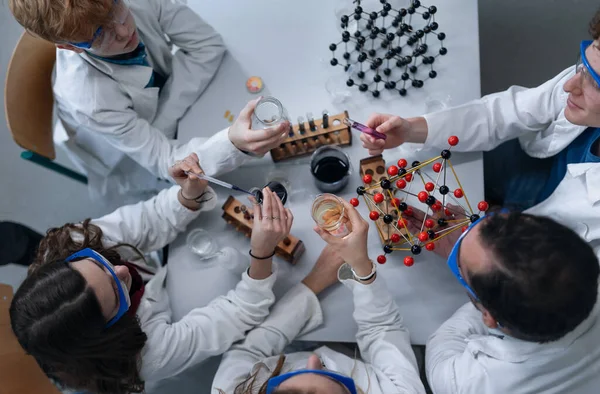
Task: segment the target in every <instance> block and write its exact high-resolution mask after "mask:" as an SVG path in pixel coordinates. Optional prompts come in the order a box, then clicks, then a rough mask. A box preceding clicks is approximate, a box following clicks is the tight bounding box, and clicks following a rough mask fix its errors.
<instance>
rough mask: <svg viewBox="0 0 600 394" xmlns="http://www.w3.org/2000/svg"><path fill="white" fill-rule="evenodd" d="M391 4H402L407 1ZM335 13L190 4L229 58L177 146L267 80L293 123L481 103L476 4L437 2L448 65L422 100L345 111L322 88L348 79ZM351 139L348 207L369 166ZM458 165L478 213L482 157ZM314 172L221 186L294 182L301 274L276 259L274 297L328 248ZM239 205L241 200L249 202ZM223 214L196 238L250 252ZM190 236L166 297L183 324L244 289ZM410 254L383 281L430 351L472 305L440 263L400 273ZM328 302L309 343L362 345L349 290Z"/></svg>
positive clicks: (427, 257)
mask: <svg viewBox="0 0 600 394" xmlns="http://www.w3.org/2000/svg"><path fill="white" fill-rule="evenodd" d="M348 3H350V1H348ZM377 3H378V2H377ZM392 3H399V4H404V5H406V4H408V0H406V1H396V2H392ZM339 4H340V2H337V1H319V0H305V1H301V2H300V1H295V2H291V1H275V0H254V1H252V2H248V1H244V0H226V1H225V0H224V1H219V2H207V1H206V2H199V1H197V0H190V1H189V5H190V7H191V8H192V9H194V10H195V11H196V12H198V13H199V14H200V15H201V16H202V17H203V18H204V19H205V20H206V21H207V22H208V23H210V24H212V25H213V26H214V27H215V28H216V29H217V31H219V32H220V33H221V35H222V36H223V38H224V40H225V42H226V44H227V46H228V48H229V54H228V55H227V57H226V59H225V60H224V63H223V65H222V67H221V69H220V70H219V72H218V74H217V76H216V77H215V79H214V80H213V82H212V83H211V85H210V86H209V87H208V88H207V90H206V92H205V93H204V94H203V96H202V97H201V98H200V100H199V101H198V102H197V103H196V104H195V105H194V106H193V107H192V108H191V109H190V111H189V112H188V114H186V116H185V117H184V119H183V120H182V121H181V123H180V126H179V138H180V140H183V141H186V140H189V139H190V138H192V137H195V136H210V135H212V134H213V133H214V132H216V131H217V130H220V129H223V128H225V127H227V126H229V122H228V121H227V120H226V119H225V118H224V116H223V115H224V113H225V111H226V110H230V111H232V112H234V113H237V112H239V110H240V109H241V108H242V106H243V105H244V104H245V103H246V102H247V101H248V100H249V99H252V98H254V97H255V96H253V95H251V94H249V93H248V92H247V91H246V89H245V81H246V79H247V78H248V77H249V76H251V75H259V76H261V77H262V78H263V80H264V81H265V83H266V89H265V91H263V93H261V94H271V95H273V96H275V97H277V98H279V99H280V100H281V101H282V103H283V104H284V106H285V107H286V108H287V110H288V112H289V114H290V115H291V117H292V119H295V118H296V117H297V116H299V115H305V113H306V112H313V113H314V114H315V116H316V117H318V114H320V113H321V111H322V110H323V109H325V108H327V109H328V110H329V112H330V113H338V112H341V111H343V110H344V109H346V110H348V111H349V113H350V116H351V117H353V118H355V119H357V120H359V121H364V120H366V119H367V117H368V116H369V114H370V113H372V112H374V111H377V112H389V113H395V114H399V115H402V116H415V115H419V114H422V113H423V112H424V111H425V104H424V103H425V99H426V97H428V96H431V95H436V96H446V95H449V96H451V99H452V104H453V105H457V104H461V103H464V102H466V101H469V100H472V99H475V98H478V97H479V96H480V83H479V40H478V25H477V2H476V1H475V0H446V1H444V2H443V3H439V4H436V3H435V2H434V4H435V5H437V6H438V9H439V11H438V13H437V14H436V21H438V23H439V24H440V29H439V30H438V31H439V32H442V31H443V32H445V33H446V34H447V36H448V38H447V39H446V41H445V45H446V46H447V47H448V55H446V56H444V57H440V58H438V62H437V63H436V67H435V69H436V71H438V74H439V76H438V78H437V79H435V80H432V81H428V83H426V85H425V87H424V88H423V89H421V90H415V89H412V88H411V89H410V90H409V94H408V96H407V97H404V98H402V97H400V96H397V95H388V94H387V93H389V92H385V93H386V94H384V95H383V97H382V98H381V99H374V98H372V97H369V96H367V95H364V94H362V93H358V91H356V92H355V93H354V94H353V95H352V97H351V99H350V100H349V102H346V103H344V104H343V105H341V106H337V107H336V106H334V105H333V104H332V102H331V98H330V96H329V94H328V93H327V91H326V89H325V82H326V81H327V79H328V78H330V77H331V76H333V75H335V74H336V73H339V72H341V69H340V68H337V67H336V68H334V67H331V66H329V65H328V59H329V58H330V51H329V50H328V46H329V43H331V42H337V41H339V37H340V32H339V30H338V29H337V25H338V22H337V20H338V18H337V17H336V15H335V8H336V7H339ZM364 8H366V7H364ZM322 59H325V60H324V61H323V60H322ZM353 138H354V139H353V140H354V142H355V143H354V144H353V145H352V146H351V147H347V148H345V151H346V153H347V154H348V155H350V157H351V159H352V164H353V166H354V169H355V174H354V176H353V177H352V178H351V181H350V184H349V185H348V187H347V188H346V189H345V190H343V191H342V192H340V193H338V194H339V195H340V196H342V197H344V198H347V199H349V198H351V197H354V196H355V189H356V187H357V186H359V185H360V184H361V183H360V179H359V176H358V174H357V173H356V172H357V170H358V161H359V160H360V159H361V158H364V157H366V156H368V154H367V152H366V151H365V150H364V149H362V147H361V146H360V142H359V141H358V135H356V134H354V135H353ZM438 154H439V152H437V151H433V152H431V151H430V152H424V151H421V152H414V150H413V149H411V147H408V146H407V147H402V148H399V149H394V150H390V151H386V152H385V153H384V158H385V159H386V161H387V163H388V164H390V163H392V162H395V161H397V160H398V159H399V158H400V157H404V158H406V159H407V160H409V163H410V162H411V161H412V160H425V159H428V158H431V157H433V156H436V155H438ZM452 161H453V164H454V166H455V168H456V170H457V172H458V174H459V177H460V179H461V182H462V184H463V187H464V189H465V191H466V192H467V195H468V197H469V199H470V200H471V203H472V204H473V203H474V204H476V203H477V202H478V201H480V200H481V199H482V198H483V166H482V158H481V154H479V153H471V154H454V156H453V158H452ZM307 163H308V159H301V160H295V161H293V162H289V163H285V162H283V163H278V164H277V165H275V164H274V163H273V162H272V161H271V159H270V158H269V157H268V156H267V157H265V158H263V159H261V160H256V161H255V162H254V163H252V164H250V165H248V166H245V167H243V168H240V169H238V170H236V171H234V172H233V173H231V174H228V175H226V176H223V179H225V180H227V181H230V182H233V183H236V184H238V185H240V186H245V187H248V188H250V187H252V186H262V185H264V184H265V183H266V182H267V180H268V178H269V173H270V172H271V171H272V170H274V169H277V170H281V171H283V172H284V173H286V174H288V178H289V179H290V182H291V185H292V187H291V189H292V190H291V197H290V202H289V204H287V205H288V207H290V208H291V209H292V210H293V212H294V215H295V218H296V219H295V221H294V225H293V227H292V234H293V235H294V236H296V237H298V238H300V239H301V240H302V241H303V242H304V243H305V245H306V252H305V253H304V255H303V256H302V258H301V259H300V261H299V262H298V264H297V265H296V266H291V265H289V264H288V263H286V262H285V261H283V260H280V259H278V260H277V261H278V266H279V278H278V281H277V284H276V286H275V293H276V294H277V296H278V297H280V296H281V295H283V294H284V293H285V291H286V290H287V289H289V288H290V287H291V286H293V285H295V284H296V283H298V282H299V281H300V280H302V278H303V277H304V276H305V275H306V274H307V273H308V272H309V271H310V269H311V267H312V265H313V263H314V262H315V261H316V259H317V257H318V256H319V254H320V252H321V250H322V248H323V246H324V242H323V241H322V240H321V239H320V238H319V237H318V235H316V234H315V233H314V232H313V231H312V227H313V225H314V222H313V221H312V219H311V217H310V206H311V204H312V200H313V197H314V196H315V195H317V194H318V193H319V191H318V190H317V189H316V187H315V186H314V184H313V182H312V176H311V175H310V171H309V166H308V164H307ZM419 182H420V181H419ZM416 186H417V185H415V186H414V187H416ZM449 186H450V187H451V188H452V186H453V184H452V183H449ZM421 187H422V185H421ZM216 190H217V193H218V194H219V201H220V204H219V207H220V206H221V205H222V203H223V202H224V201H225V199H226V198H227V196H228V195H229V194H230V193H228V191H227V190H224V189H219V188H218V187H217V188H216ZM413 190H417V189H416V188H415V189H413ZM234 196H236V198H238V199H243V198H244V197H243V196H241V195H236V194H234ZM359 210H360V212H361V213H362V214H363V215H366V213H367V210H366V208H365V207H364V203H361V205H360V207H359ZM221 214H222V210H221V209H219V208H217V209H215V210H214V211H212V212H208V213H203V214H202V215H201V217H200V218H199V219H198V220H197V221H195V222H194V223H192V224H191V225H190V227H189V229H188V231H189V230H191V229H193V228H197V227H201V228H204V229H209V230H210V231H211V233H212V234H213V235H214V236H215V238H216V239H217V242H218V243H219V244H220V245H223V246H224V245H230V246H233V247H234V248H236V249H238V250H240V251H241V252H242V253H244V254H246V253H247V251H248V248H249V240H248V238H246V237H244V236H243V235H241V234H239V233H237V232H236V231H235V230H234V229H233V228H232V227H231V226H229V225H227V224H226V223H225V221H224V220H223V219H222V218H221ZM186 235H187V233H186V234H182V235H181V236H179V237H178V238H177V239H176V240H175V241H174V242H173V244H172V245H171V248H170V254H169V265H168V269H169V275H168V279H167V287H168V289H169V294H170V297H171V303H172V306H173V311H174V317H175V318H176V319H179V318H181V317H182V316H183V315H184V314H185V313H187V312H188V311H189V310H191V309H192V308H194V307H198V306H203V305H206V304H208V303H209V302H210V300H212V299H213V298H215V297H217V296H219V295H222V294H225V293H226V292H227V291H229V290H230V289H232V288H233V287H234V286H235V284H236V283H237V281H238V280H239V276H238V274H235V273H233V272H232V271H229V270H227V269H225V268H223V267H222V266H221V265H220V262H219V261H218V259H216V260H214V261H213V260H209V261H200V260H199V259H198V258H197V257H196V256H195V255H194V254H193V253H192V252H191V251H190V249H189V248H188V247H187V246H186V244H185V238H186ZM369 252H370V256H371V257H372V258H373V259H375V258H376V257H377V255H379V254H382V251H381V245H380V243H379V238H378V236H377V232H376V229H375V227H374V226H372V228H371V230H370V233H369ZM404 256H405V254H404V252H394V253H393V254H391V255H388V262H387V263H386V264H385V265H383V266H379V267H378V269H379V271H378V272H379V275H381V276H382V277H383V278H385V280H386V282H387V284H388V287H389V288H390V290H391V291H392V293H393V294H394V297H395V299H396V301H397V303H398V305H399V306H400V309H401V311H402V314H403V316H404V322H405V324H406V325H407V327H408V328H409V330H410V332H411V340H412V342H413V343H414V344H424V343H425V342H426V340H427V338H428V336H429V335H431V334H432V333H433V332H434V331H435V330H436V329H437V328H438V327H439V325H440V324H441V323H442V322H443V321H444V320H446V319H447V318H448V317H450V316H451V315H452V313H453V312H454V311H455V310H456V309H457V308H458V307H459V306H460V305H462V304H464V303H465V302H467V301H468V299H467V297H466V295H465V293H464V291H463V290H462V288H461V286H460V285H459V284H458V282H457V281H456V280H455V279H454V278H453V276H452V274H451V273H450V271H449V270H448V269H447V267H446V265H445V263H444V261H443V260H442V259H441V258H439V257H437V256H436V255H434V254H433V253H430V252H425V251H424V252H423V253H422V254H421V255H419V256H417V257H416V259H415V260H416V263H415V265H414V266H413V267H410V268H407V267H405V266H404V265H403V264H402V260H403V257H404ZM320 299H321V305H322V307H323V311H324V316H325V322H324V324H323V326H322V327H321V328H319V329H317V330H315V331H313V332H311V333H309V334H308V335H306V336H304V337H303V338H302V339H303V340H311V341H347V342H353V341H355V333H356V324H355V323H354V321H353V318H352V311H353V303H352V298H351V293H350V291H349V290H348V289H346V288H344V287H343V286H342V285H337V286H335V287H333V288H331V289H329V290H328V291H326V292H325V293H323V294H322V295H321V296H320ZM291 313H293V312H291Z"/></svg>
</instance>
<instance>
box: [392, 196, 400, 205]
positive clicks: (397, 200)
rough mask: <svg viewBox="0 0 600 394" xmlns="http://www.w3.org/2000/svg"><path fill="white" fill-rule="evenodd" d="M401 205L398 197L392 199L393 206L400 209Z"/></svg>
mask: <svg viewBox="0 0 600 394" xmlns="http://www.w3.org/2000/svg"><path fill="white" fill-rule="evenodd" d="M399 205H400V199H399V198H397V197H394V198H392V206H394V207H396V208H398V206H399Z"/></svg>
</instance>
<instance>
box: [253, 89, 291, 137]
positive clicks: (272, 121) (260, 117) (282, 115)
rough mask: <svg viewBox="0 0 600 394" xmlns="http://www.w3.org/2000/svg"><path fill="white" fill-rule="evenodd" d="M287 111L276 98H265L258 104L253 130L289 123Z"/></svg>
mask: <svg viewBox="0 0 600 394" xmlns="http://www.w3.org/2000/svg"><path fill="white" fill-rule="evenodd" d="M288 120H289V117H288V115H287V111H286V110H285V108H284V107H283V105H282V104H281V102H280V101H279V100H277V99H276V98H275V97H270V96H269V97H263V98H261V99H260V100H259V101H258V103H257V104H256V108H255V109H254V113H253V114H252V128H253V129H255V130H259V129H266V128H268V127H273V126H277V125H278V124H280V123H282V122H285V121H288Z"/></svg>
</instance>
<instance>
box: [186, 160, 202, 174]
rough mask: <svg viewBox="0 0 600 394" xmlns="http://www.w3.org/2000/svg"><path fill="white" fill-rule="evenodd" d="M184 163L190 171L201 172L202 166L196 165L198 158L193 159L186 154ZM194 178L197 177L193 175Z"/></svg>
mask: <svg viewBox="0 0 600 394" xmlns="http://www.w3.org/2000/svg"><path fill="white" fill-rule="evenodd" d="M185 163H186V164H187V165H188V166H189V168H190V171H191V172H193V173H194V174H202V168H200V166H199V165H198V160H194V158H193V157H191V155H190V156H188V157H186V159H185ZM193 178H194V179H198V178H197V177H193Z"/></svg>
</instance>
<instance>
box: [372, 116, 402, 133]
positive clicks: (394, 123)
mask: <svg viewBox="0 0 600 394" xmlns="http://www.w3.org/2000/svg"><path fill="white" fill-rule="evenodd" d="M400 126H402V118H400V117H398V116H392V117H391V118H389V119H388V120H386V121H385V122H383V123H382V124H380V125H379V126H377V129H376V130H377V131H378V132H380V133H383V134H388V133H390V132H391V131H393V130H394V129H395V128H397V127H400Z"/></svg>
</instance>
